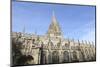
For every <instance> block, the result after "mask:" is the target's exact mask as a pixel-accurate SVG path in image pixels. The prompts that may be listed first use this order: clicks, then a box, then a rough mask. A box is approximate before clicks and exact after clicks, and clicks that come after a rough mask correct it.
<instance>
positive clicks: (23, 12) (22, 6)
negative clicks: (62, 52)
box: [12, 1, 95, 42]
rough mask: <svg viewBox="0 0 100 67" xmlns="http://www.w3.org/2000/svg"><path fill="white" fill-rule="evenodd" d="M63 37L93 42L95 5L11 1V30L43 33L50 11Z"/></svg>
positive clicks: (49, 18)
mask: <svg viewBox="0 0 100 67" xmlns="http://www.w3.org/2000/svg"><path fill="white" fill-rule="evenodd" d="M53 11H54V12H55V16H56V18H57V21H58V23H59V25H60V27H61V30H62V32H63V36H64V37H65V38H70V39H73V38H74V39H75V40H78V39H79V40H87V41H93V42H95V7H94V6H79V5H60V4H43V3H32V2H15V1H14V2H12V31H13V32H22V31H23V28H24V27H25V31H26V33H35V32H37V34H38V35H45V34H46V32H47V30H48V27H49V25H50V23H51V21H52V12H53Z"/></svg>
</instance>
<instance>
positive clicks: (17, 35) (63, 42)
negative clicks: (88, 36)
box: [12, 13, 96, 64]
mask: <svg viewBox="0 0 100 67" xmlns="http://www.w3.org/2000/svg"><path fill="white" fill-rule="evenodd" d="M12 39H13V40H15V41H19V42H21V43H22V44H21V45H22V49H21V52H22V54H23V55H30V56H32V57H33V60H31V61H29V62H28V64H56V63H69V62H85V61H95V60H96V51H95V49H96V47H95V45H94V43H93V42H87V41H79V40H77V41H75V40H74V39H65V38H64V37H63V35H62V31H61V28H60V26H59V23H58V22H57V20H56V17H55V15H54V13H53V16H52V22H51V24H50V26H49V29H48V31H47V33H46V34H45V35H43V36H41V35H36V34H27V33H25V32H12ZM12 45H13V44H12Z"/></svg>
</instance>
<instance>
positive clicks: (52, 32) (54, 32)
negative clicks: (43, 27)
mask: <svg viewBox="0 0 100 67" xmlns="http://www.w3.org/2000/svg"><path fill="white" fill-rule="evenodd" d="M47 34H48V35H49V36H57V37H58V36H61V29H60V26H59V24H58V22H57V19H56V16H55V13H54V11H53V13H52V22H51V24H50V26H49V29H48V32H47Z"/></svg>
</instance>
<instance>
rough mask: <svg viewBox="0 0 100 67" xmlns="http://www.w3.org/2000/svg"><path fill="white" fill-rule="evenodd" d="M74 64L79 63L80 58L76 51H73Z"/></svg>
mask: <svg viewBox="0 0 100 67" xmlns="http://www.w3.org/2000/svg"><path fill="white" fill-rule="evenodd" d="M72 60H73V61H74V62H77V61H78V58H77V52H76V51H73V59H72Z"/></svg>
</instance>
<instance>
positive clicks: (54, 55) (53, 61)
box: [52, 51, 59, 63]
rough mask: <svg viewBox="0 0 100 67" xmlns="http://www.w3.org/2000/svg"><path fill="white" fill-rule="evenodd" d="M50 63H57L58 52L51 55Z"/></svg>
mask: <svg viewBox="0 0 100 67" xmlns="http://www.w3.org/2000/svg"><path fill="white" fill-rule="evenodd" d="M52 63H59V52H57V51H54V52H53V53H52Z"/></svg>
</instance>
